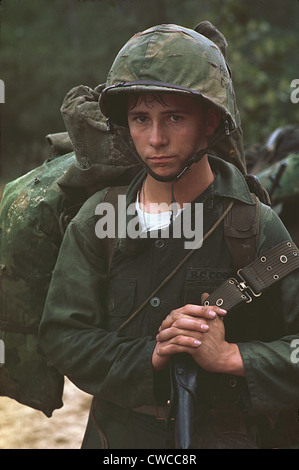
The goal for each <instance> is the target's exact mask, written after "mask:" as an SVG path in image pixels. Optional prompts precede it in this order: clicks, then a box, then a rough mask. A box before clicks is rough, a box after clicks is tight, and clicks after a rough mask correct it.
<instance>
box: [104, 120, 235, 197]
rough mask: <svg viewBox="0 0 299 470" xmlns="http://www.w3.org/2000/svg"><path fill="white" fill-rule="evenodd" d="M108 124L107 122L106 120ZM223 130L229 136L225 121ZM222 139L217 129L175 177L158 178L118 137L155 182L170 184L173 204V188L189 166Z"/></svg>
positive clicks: (222, 134)
mask: <svg viewBox="0 0 299 470" xmlns="http://www.w3.org/2000/svg"><path fill="white" fill-rule="evenodd" d="M108 122H109V120H108ZM224 128H225V135H229V134H230V131H229V126H228V122H227V120H225V121H224ZM108 130H110V131H111V130H112V129H111V123H109V128H108ZM223 137H224V133H223V129H222V128H219V129H218V130H217V131H216V132H215V133H214V134H213V135H212V136H211V139H210V142H209V145H208V146H207V147H206V148H203V149H201V150H199V151H198V152H195V153H194V154H193V155H192V156H191V157H190V158H189V160H188V161H187V163H186V164H185V166H184V167H183V169H182V170H181V171H180V172H179V173H178V174H177V175H176V176H159V175H157V174H156V173H155V172H153V171H152V170H151V168H149V167H148V165H146V164H145V163H144V161H143V160H142V159H141V158H140V156H139V154H138V152H136V151H135V152H134V151H133V150H132V149H131V147H130V146H129V145H128V144H127V142H126V141H125V139H123V138H122V136H120V135H119V138H120V140H121V141H122V143H123V144H124V145H125V146H126V147H127V149H128V150H129V151H130V153H131V154H132V155H133V156H134V157H135V158H137V160H139V161H140V162H141V163H142V165H143V166H144V167H145V169H146V172H147V173H148V174H149V175H150V176H152V178H154V179H155V180H156V181H160V182H161V183H171V182H172V189H171V191H172V199H173V202H175V199H174V194H173V186H174V184H175V183H176V182H177V181H178V180H179V179H180V178H181V177H182V176H183V175H184V174H185V173H186V171H187V170H189V169H190V167H191V165H193V163H198V162H199V161H200V160H201V159H202V158H203V157H204V156H205V155H206V153H207V152H208V150H209V149H210V148H211V147H212V146H213V145H214V144H216V143H217V142H218V141H219V140H221V139H222V138H223Z"/></svg>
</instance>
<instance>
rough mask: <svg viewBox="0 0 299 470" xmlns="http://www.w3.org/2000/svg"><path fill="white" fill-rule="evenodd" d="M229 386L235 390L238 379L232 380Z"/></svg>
mask: <svg viewBox="0 0 299 470" xmlns="http://www.w3.org/2000/svg"><path fill="white" fill-rule="evenodd" d="M228 385H229V386H230V387H231V388H235V386H236V385H237V381H236V379H230V380H229V381H228Z"/></svg>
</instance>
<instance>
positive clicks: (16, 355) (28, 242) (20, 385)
mask: <svg viewBox="0 0 299 470" xmlns="http://www.w3.org/2000/svg"><path fill="white" fill-rule="evenodd" d="M74 161H75V156H74V154H73V153H71V154H68V155H65V156H63V157H58V158H55V159H53V160H51V161H49V162H47V163H45V164H44V165H42V166H41V167H39V168H36V169H35V170H33V171H31V172H29V173H28V174H27V175H25V176H22V177H21V178H18V179H17V180H15V181H13V182H11V183H9V184H7V185H6V187H5V190H4V193H3V197H2V201H1V206H0V233H1V235H0V253H1V255H0V256H1V259H0V263H1V271H0V338H1V339H2V340H3V342H4V346H5V363H4V364H3V365H2V367H0V395H2V396H8V397H11V398H14V399H15V400H17V401H19V402H20V403H22V404H25V405H28V406H31V407H32V408H36V409H38V410H41V411H43V413H44V414H45V415H46V416H51V414H52V412H53V410H54V409H56V408H60V407H61V406H62V400H61V396H62V391H63V381H64V379H63V376H62V375H61V374H60V373H59V372H58V371H57V370H56V369H55V368H54V367H52V366H51V365H50V364H49V363H48V362H47V361H46V359H45V357H44V356H43V355H42V354H41V352H40V350H39V348H38V342H37V333H38V327H39V323H40V319H41V315H42V311H43V308H44V303H45V299H46V295H47V291H48V287H49V283H50V279H51V274H52V271H53V269H54V266H55V262H56V258H57V255H58V250H59V246H60V244H61V241H62V238H63V233H62V232H61V230H60V222H62V221H59V218H60V215H61V214H62V212H63V210H64V208H65V206H66V204H67V200H66V198H65V196H64V194H63V193H62V191H61V189H60V188H59V186H58V185H57V177H58V175H61V174H63V173H64V172H65V171H66V170H67V168H68V167H69V166H70V165H71V164H72V163H73V162H74Z"/></svg>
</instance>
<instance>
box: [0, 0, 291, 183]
mask: <svg viewBox="0 0 299 470" xmlns="http://www.w3.org/2000/svg"><path fill="white" fill-rule="evenodd" d="M0 13H1V69H0V70H1V73H0V78H1V79H2V80H4V82H5V104H1V105H0V112H1V131H2V132H1V161H0V170H1V177H2V179H5V180H8V179H12V178H14V177H16V176H19V175H21V174H23V173H25V172H27V171H29V170H30V169H32V168H34V167H35V166H37V165H39V164H40V163H41V162H42V161H43V160H44V159H45V158H47V157H48V156H49V155H50V149H49V148H48V146H47V144H46V142H45V136H46V135H47V134H48V133H54V132H61V131H64V130H65V128H64V123H63V121H62V118H61V116H60V110H59V109H60V105H61V103H62V100H63V98H64V96H65V95H66V93H67V92H68V91H69V90H70V89H71V88H72V87H74V86H77V85H79V84H84V85H89V86H91V87H95V86H96V85H98V84H99V83H102V82H104V81H105V78H106V75H107V72H108V70H109V67H110V65H111V63H112V60H113V58H114V56H115V55H116V53H117V52H118V50H119V49H120V47H122V45H123V44H124V43H125V42H126V41H127V40H128V39H129V38H130V37H131V36H132V35H133V34H134V33H135V32H136V31H138V30H143V29H145V28H147V27H150V26H152V25H154V24H158V23H177V24H181V25H183V26H186V27H191V28H193V27H194V26H195V25H196V24H197V23H198V22H199V21H202V20H210V21H211V22H212V23H214V24H215V25H216V26H217V27H218V28H219V29H220V30H221V31H222V32H223V33H224V35H225V36H226V38H227V41H228V43H229V48H228V60H229V63H230V67H231V70H232V73H233V79H234V84H235V89H236V94H237V98H238V106H239V109H240V112H241V117H242V123H243V130H244V141H245V144H249V143H256V142H263V141H265V139H266V138H267V136H268V135H269V134H270V133H271V132H272V131H274V130H275V128H276V127H279V126H283V125H285V124H291V123H295V122H299V105H298V104H294V103H292V102H291V100H290V94H291V91H292V89H291V87H290V84H291V81H292V80H293V79H295V78H299V77H297V75H298V62H297V59H298V36H297V35H298V30H299V28H298V14H299V2H298V1H297V0H284V1H283V2H282V1H281V0H271V1H270V0H251V1H250V2H249V1H248V0H114V1H112V0H30V1H29V0H2V2H1V6H0Z"/></svg>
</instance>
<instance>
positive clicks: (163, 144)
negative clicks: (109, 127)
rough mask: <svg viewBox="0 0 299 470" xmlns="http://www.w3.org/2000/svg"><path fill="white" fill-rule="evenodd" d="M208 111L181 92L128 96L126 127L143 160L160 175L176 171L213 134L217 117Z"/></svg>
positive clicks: (203, 145) (168, 174) (171, 173)
mask: <svg viewBox="0 0 299 470" xmlns="http://www.w3.org/2000/svg"><path fill="white" fill-rule="evenodd" d="M210 110H211V108H209V110H208V111H207V112H206V111H205V110H204V109H203V107H202V105H201V104H200V103H199V102H197V101H195V100H194V99H191V98H189V97H186V96H182V95H175V94H173V95H172V94H161V95H150V94H145V95H140V96H138V97H137V98H136V96H135V97H134V96H131V97H130V98H129V103H128V123H129V129H130V133H131V136H132V139H133V142H134V144H135V147H136V150H137V152H138V154H139V156H140V157H141V159H142V160H143V161H144V163H145V164H146V165H147V166H148V167H149V168H150V169H151V170H152V171H153V172H154V173H155V174H157V175H159V176H162V177H170V176H175V175H176V174H178V173H179V172H180V171H181V169H182V168H183V167H184V164H185V163H186V161H187V160H188V159H189V157H191V156H192V155H193V154H194V153H195V152H197V151H198V150H200V149H202V148H205V147H206V145H207V136H208V135H211V134H213V132H214V130H215V127H216V126H217V124H218V122H219V120H218V119H217V117H216V116H214V114H213V112H212V113H211V111H210ZM211 115H212V117H211Z"/></svg>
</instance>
